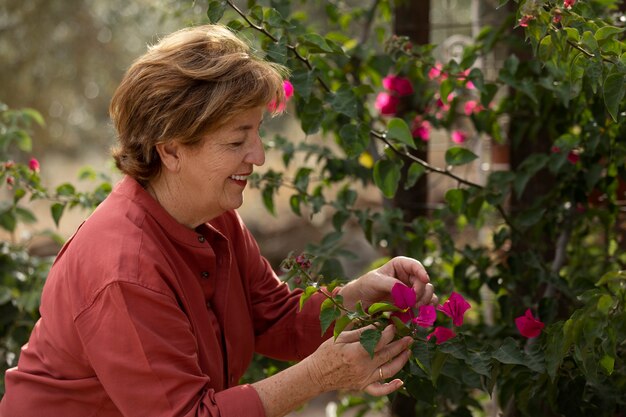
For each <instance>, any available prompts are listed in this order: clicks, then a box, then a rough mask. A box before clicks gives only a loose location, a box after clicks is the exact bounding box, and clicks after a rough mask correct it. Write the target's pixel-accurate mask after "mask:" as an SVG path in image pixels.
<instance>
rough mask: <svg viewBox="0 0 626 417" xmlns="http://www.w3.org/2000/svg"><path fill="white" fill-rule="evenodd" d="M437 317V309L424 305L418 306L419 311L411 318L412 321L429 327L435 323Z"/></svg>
mask: <svg viewBox="0 0 626 417" xmlns="http://www.w3.org/2000/svg"><path fill="white" fill-rule="evenodd" d="M436 319H437V311H436V310H435V307H434V306H432V305H430V304H429V305H425V306H420V307H419V313H418V315H417V317H415V318H414V319H413V323H415V324H417V325H418V326H421V327H430V326H432V325H433V323H435V320H436Z"/></svg>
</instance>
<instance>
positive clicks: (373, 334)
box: [359, 329, 382, 358]
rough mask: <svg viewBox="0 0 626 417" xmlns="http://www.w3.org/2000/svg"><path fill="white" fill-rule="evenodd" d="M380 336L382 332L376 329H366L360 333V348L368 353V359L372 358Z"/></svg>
mask: <svg viewBox="0 0 626 417" xmlns="http://www.w3.org/2000/svg"><path fill="white" fill-rule="evenodd" d="M381 336H382V332H381V331H380V330H378V329H366V330H364V331H363V333H361V337H360V339H359V341H360V342H361V346H363V348H364V349H365V350H366V351H367V353H369V355H370V358H374V353H375V349H376V345H377V344H378V341H379V340H380V337H381Z"/></svg>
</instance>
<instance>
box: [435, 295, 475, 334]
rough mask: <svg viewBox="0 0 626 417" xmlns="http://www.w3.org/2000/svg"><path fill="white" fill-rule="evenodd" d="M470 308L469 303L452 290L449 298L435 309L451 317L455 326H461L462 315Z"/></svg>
mask: <svg viewBox="0 0 626 417" xmlns="http://www.w3.org/2000/svg"><path fill="white" fill-rule="evenodd" d="M470 308H471V305H470V303H468V302H467V301H466V300H465V298H463V296H462V295H461V294H459V293H456V292H453V293H452V294H450V298H448V300H447V301H446V302H445V303H443V306H439V307H438V308H437V309H438V310H439V311H441V312H442V313H444V314H445V315H446V316H448V317H451V318H452V323H454V325H455V326H461V325H462V324H463V316H464V315H465V312H466V311H467V310H469V309H470Z"/></svg>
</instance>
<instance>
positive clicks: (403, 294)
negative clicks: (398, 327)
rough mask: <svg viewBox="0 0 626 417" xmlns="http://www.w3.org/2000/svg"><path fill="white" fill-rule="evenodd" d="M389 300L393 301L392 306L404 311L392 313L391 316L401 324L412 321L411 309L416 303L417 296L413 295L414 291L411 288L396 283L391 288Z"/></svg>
mask: <svg viewBox="0 0 626 417" xmlns="http://www.w3.org/2000/svg"><path fill="white" fill-rule="evenodd" d="M391 299H392V300H393V304H394V305H395V306H396V307H398V308H401V309H402V310H405V311H394V312H393V313H392V316H396V317H397V318H399V319H400V321H402V322H403V323H406V322H408V321H410V320H411V319H413V310H412V309H413V307H414V306H415V303H416V302H417V295H416V294H415V290H413V288H411V287H407V286H406V285H404V284H402V283H400V282H397V283H396V284H394V286H393V287H392V288H391Z"/></svg>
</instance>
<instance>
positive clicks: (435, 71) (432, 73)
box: [428, 62, 448, 80]
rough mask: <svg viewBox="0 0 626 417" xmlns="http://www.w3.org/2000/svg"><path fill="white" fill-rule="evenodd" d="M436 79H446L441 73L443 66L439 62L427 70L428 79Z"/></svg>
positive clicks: (446, 76) (445, 75)
mask: <svg viewBox="0 0 626 417" xmlns="http://www.w3.org/2000/svg"><path fill="white" fill-rule="evenodd" d="M436 78H441V79H442V80H445V79H446V78H448V75H447V74H446V73H445V72H443V65H441V63H440V62H437V63H436V64H435V65H434V66H433V67H432V68H431V69H430V70H428V79H429V80H434V79H436Z"/></svg>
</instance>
